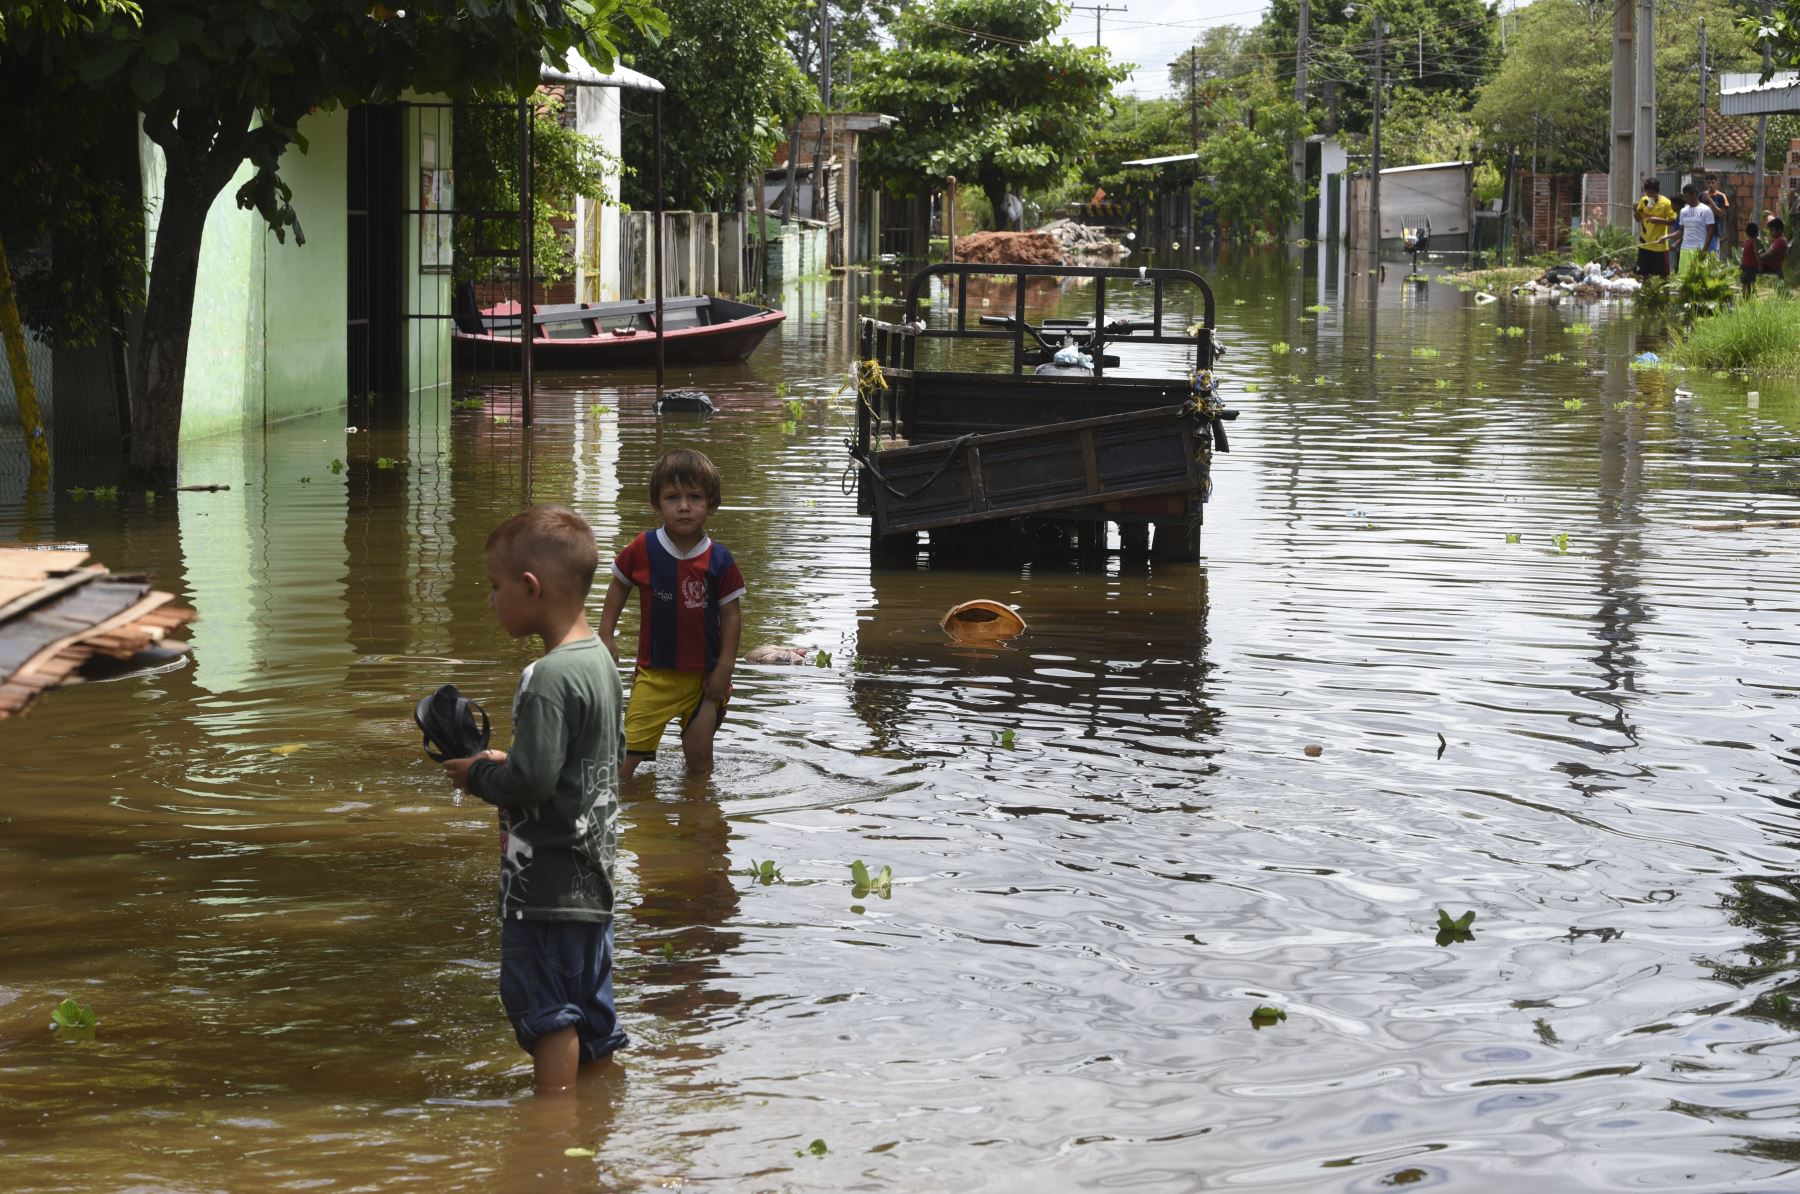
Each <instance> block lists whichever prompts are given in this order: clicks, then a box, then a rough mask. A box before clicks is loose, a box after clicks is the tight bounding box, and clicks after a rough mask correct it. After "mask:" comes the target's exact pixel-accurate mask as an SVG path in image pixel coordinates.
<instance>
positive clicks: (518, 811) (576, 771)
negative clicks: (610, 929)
mask: <svg viewBox="0 0 1800 1194" xmlns="http://www.w3.org/2000/svg"><path fill="white" fill-rule="evenodd" d="M624 753H625V728H624V702H623V701H622V699H621V697H620V686H619V670H618V668H616V667H614V666H613V660H612V655H611V654H610V653H609V652H608V651H607V650H606V648H605V647H604V646H602V645H601V642H600V640H599V639H598V638H585V639H578V640H577V641H575V642H572V643H565V644H563V645H562V646H560V647H556V648H554V649H553V650H550V651H548V652H546V653H545V654H544V656H543V658H541V659H539V660H538V661H537V662H536V663H533V664H532V665H531V666H530V667H528V668H526V669H525V674H524V675H523V676H520V677H519V688H518V691H517V692H516V693H515V694H514V695H513V742H512V748H511V749H510V750H509V751H507V757H506V762H504V763H492V762H488V761H486V760H482V761H481V762H478V763H476V764H475V765H474V766H473V767H471V768H470V769H469V780H468V783H469V791H470V792H472V793H474V794H475V795H476V796H479V797H481V799H483V800H485V801H487V802H488V803H489V804H492V805H495V806H496V807H497V808H498V809H499V810H500V915H501V917H502V918H507V917H511V918H514V919H522V920H581V921H603V920H607V919H608V918H610V917H611V916H612V909H613V855H614V852H615V851H616V849H617V845H618V840H619V761H620V760H621V759H622V758H623V757H624Z"/></svg>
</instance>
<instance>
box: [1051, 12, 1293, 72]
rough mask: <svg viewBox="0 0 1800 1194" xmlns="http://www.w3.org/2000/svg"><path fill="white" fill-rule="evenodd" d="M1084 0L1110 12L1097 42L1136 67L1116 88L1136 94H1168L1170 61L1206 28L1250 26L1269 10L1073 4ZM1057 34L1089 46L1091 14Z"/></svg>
mask: <svg viewBox="0 0 1800 1194" xmlns="http://www.w3.org/2000/svg"><path fill="white" fill-rule="evenodd" d="M1084 2H1085V3H1090V4H1105V5H1109V6H1110V7H1112V8H1113V9H1114V10H1115V11H1112V12H1105V13H1101V14H1100V17H1101V20H1100V44H1101V45H1103V46H1105V47H1106V48H1107V49H1108V50H1111V51H1112V55H1113V57H1114V58H1117V59H1119V60H1121V61H1124V62H1131V63H1135V64H1136V66H1137V69H1136V70H1135V71H1133V72H1132V75H1131V78H1130V79H1128V80H1126V81H1125V83H1123V84H1122V85H1121V86H1120V88H1119V90H1120V91H1121V92H1123V93H1124V94H1127V95H1137V96H1155V95H1168V94H1171V92H1170V89H1169V63H1170V62H1172V61H1174V60H1175V57H1176V55H1178V54H1180V53H1181V52H1182V51H1183V50H1184V49H1186V48H1187V47H1188V46H1190V45H1192V44H1193V43H1194V40H1195V39H1196V38H1197V37H1199V36H1200V34H1201V32H1202V31H1203V30H1204V29H1206V27H1207V26H1209V25H1254V24H1256V23H1257V21H1259V20H1261V19H1262V14H1263V9H1265V8H1266V7H1268V6H1267V5H1266V4H1258V3H1257V2H1256V0H1076V3H1084ZM1119 9H1123V10H1124V11H1122V12H1121V11H1117V10H1119ZM1062 32H1063V34H1064V36H1066V37H1068V38H1069V39H1070V40H1071V41H1077V42H1080V43H1081V44H1082V45H1086V46H1091V45H1093V44H1094V14H1093V12H1092V11H1089V10H1080V9H1078V10H1076V11H1075V12H1073V13H1071V14H1070V16H1069V19H1068V21H1067V22H1066V23H1065V24H1064V25H1063V27H1062Z"/></svg>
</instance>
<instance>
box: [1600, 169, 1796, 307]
mask: <svg viewBox="0 0 1800 1194" xmlns="http://www.w3.org/2000/svg"><path fill="white" fill-rule="evenodd" d="M1681 200H1682V203H1681V207H1680V208H1679V209H1677V208H1676V206H1675V205H1674V204H1673V203H1671V202H1669V200H1668V199H1667V198H1666V197H1664V195H1663V193H1662V184H1661V183H1660V182H1658V181H1657V180H1656V179H1655V178H1646V179H1645V180H1644V194H1643V196H1642V197H1641V198H1640V199H1639V200H1638V201H1637V206H1636V208H1635V213H1636V216H1637V222H1638V226H1639V228H1640V231H1639V234H1638V260H1637V272H1638V274H1639V275H1640V276H1642V277H1646V278H1666V277H1668V276H1669V274H1670V272H1671V270H1674V271H1680V270H1682V269H1691V268H1693V267H1694V265H1695V263H1697V262H1698V261H1699V259H1700V257H1701V255H1703V254H1706V253H1717V254H1719V256H1721V257H1722V258H1724V259H1725V260H1727V261H1729V260H1730V259H1731V251H1732V250H1731V242H1732V239H1733V236H1732V233H1733V231H1734V227H1735V217H1734V215H1733V210H1732V204H1731V197H1730V196H1729V195H1727V194H1726V193H1725V192H1724V191H1722V190H1720V189H1719V178H1718V175H1716V174H1709V175H1707V176H1706V180H1705V182H1704V184H1703V185H1701V186H1695V185H1694V184H1693V183H1688V184H1687V185H1686V186H1684V187H1682V188H1681ZM1762 234H1763V229H1762V228H1759V227H1758V226H1757V225H1756V224H1755V223H1750V224H1746V225H1745V226H1744V239H1743V246H1742V252H1741V255H1740V256H1739V259H1738V279H1739V281H1740V282H1742V283H1743V287H1744V293H1745V294H1750V293H1752V292H1754V291H1755V289H1756V280H1757V278H1758V277H1760V276H1762V275H1763V274H1772V275H1774V276H1775V277H1777V278H1779V277H1780V276H1781V270H1782V267H1783V266H1784V265H1786V264H1787V248H1788V242H1787V225H1786V224H1785V223H1784V222H1783V221H1782V220H1781V218H1780V217H1774V218H1771V219H1769V220H1768V234H1769V241H1768V247H1767V248H1764V247H1762Z"/></svg>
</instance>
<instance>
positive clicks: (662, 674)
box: [625, 667, 731, 757]
mask: <svg viewBox="0 0 1800 1194" xmlns="http://www.w3.org/2000/svg"><path fill="white" fill-rule="evenodd" d="M705 687H706V673H705V672H678V671H675V670H673V669H671V668H654V667H640V668H638V670H637V675H636V677H635V678H633V680H632V681H631V700H630V701H629V702H627V703H626V705H625V750H626V753H628V754H634V755H640V756H644V757H649V756H651V755H654V754H655V753H656V746H657V744H658V743H659V742H661V741H662V736H663V730H665V729H666V728H668V725H669V723H670V722H672V721H679V722H681V728H682V729H683V730H685V729H687V727H688V723H689V722H691V721H693V720H694V715H695V714H696V713H698V712H700V704H701V701H702V700H704V698H705V694H704V692H703V691H702V690H703V689H705ZM730 699H731V698H730V697H729V696H727V697H726V700H727V701H729V700H730ZM724 720H725V704H724V702H720V704H719V722H721V723H722V722H723V721H724ZM713 728H714V729H717V728H718V725H717V724H715V725H714V727H713Z"/></svg>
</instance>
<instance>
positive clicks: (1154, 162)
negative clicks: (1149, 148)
mask: <svg viewBox="0 0 1800 1194" xmlns="http://www.w3.org/2000/svg"><path fill="white" fill-rule="evenodd" d="M1199 160H1200V155H1199V154H1197V153H1172V154H1170V155H1169V156H1168V157H1162V158H1138V159H1137V160H1136V161H1133V162H1120V163H1119V165H1121V166H1166V165H1168V164H1169V163H1170V162H1197V161H1199Z"/></svg>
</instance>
